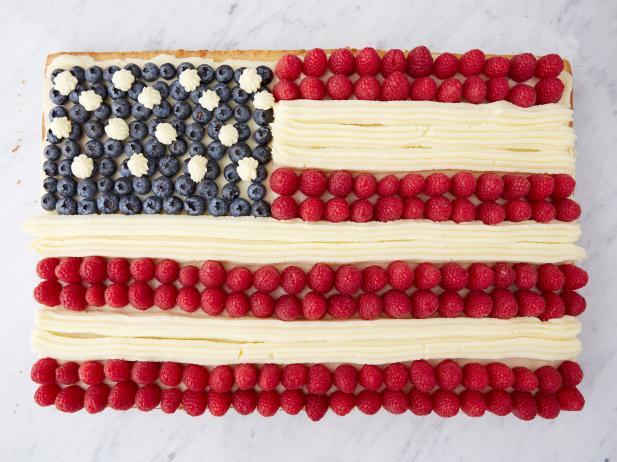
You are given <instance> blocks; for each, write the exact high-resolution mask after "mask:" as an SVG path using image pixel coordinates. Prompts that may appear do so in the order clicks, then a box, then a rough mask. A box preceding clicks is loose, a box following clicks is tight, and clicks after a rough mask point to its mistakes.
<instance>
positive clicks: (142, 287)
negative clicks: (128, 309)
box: [128, 281, 154, 311]
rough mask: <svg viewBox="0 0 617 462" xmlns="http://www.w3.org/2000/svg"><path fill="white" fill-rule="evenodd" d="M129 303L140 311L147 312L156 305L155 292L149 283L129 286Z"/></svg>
mask: <svg viewBox="0 0 617 462" xmlns="http://www.w3.org/2000/svg"><path fill="white" fill-rule="evenodd" d="M128 298H129V303H130V304H131V305H132V306H133V307H134V308H136V309H138V310H141V311H143V310H147V309H149V308H151V307H152V305H154V291H153V290H152V287H150V286H149V285H148V283H147V282H142V281H136V282H133V283H132V284H131V285H129V289H128Z"/></svg>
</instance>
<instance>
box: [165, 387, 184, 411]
mask: <svg viewBox="0 0 617 462" xmlns="http://www.w3.org/2000/svg"><path fill="white" fill-rule="evenodd" d="M181 401H182V391H180V390H179V389H177V388H165V389H163V390H162V391H161V411H163V412H164V413H166V414H172V413H174V412H176V409H178V407H179V406H180V403H181Z"/></svg>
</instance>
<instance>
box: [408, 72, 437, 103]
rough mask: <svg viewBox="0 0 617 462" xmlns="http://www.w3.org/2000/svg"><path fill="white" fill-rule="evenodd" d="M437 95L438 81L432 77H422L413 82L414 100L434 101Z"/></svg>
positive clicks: (411, 94)
mask: <svg viewBox="0 0 617 462" xmlns="http://www.w3.org/2000/svg"><path fill="white" fill-rule="evenodd" d="M436 95H437V83H436V82H435V81H434V80H433V79H432V78H430V77H420V78H419V79H416V80H414V81H413V82H412V83H411V87H410V97H411V99H412V100H413V101H433V100H434V99H435V96H436Z"/></svg>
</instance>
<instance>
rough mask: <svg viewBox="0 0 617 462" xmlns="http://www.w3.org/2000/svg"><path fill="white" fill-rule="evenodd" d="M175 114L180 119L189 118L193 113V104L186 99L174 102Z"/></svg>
mask: <svg viewBox="0 0 617 462" xmlns="http://www.w3.org/2000/svg"><path fill="white" fill-rule="evenodd" d="M174 115H175V116H176V117H177V118H178V119H182V120H184V119H188V118H189V116H190V115H191V105H190V104H189V103H187V102H186V101H177V102H176V103H175V104H174Z"/></svg>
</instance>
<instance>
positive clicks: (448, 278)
mask: <svg viewBox="0 0 617 462" xmlns="http://www.w3.org/2000/svg"><path fill="white" fill-rule="evenodd" d="M418 266H419V265H418ZM416 276H417V268H416ZM440 285H441V287H442V288H444V289H449V290H460V289H463V288H464V287H465V286H466V285H467V271H466V270H465V268H463V267H462V266H461V265H459V264H457V263H445V264H444V265H442V267H441V284H440Z"/></svg>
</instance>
